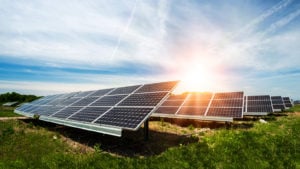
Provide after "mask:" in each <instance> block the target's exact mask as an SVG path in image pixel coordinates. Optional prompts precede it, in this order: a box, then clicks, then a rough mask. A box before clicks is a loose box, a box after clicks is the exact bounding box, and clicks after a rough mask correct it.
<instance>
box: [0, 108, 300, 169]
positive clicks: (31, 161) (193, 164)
mask: <svg viewBox="0 0 300 169" xmlns="http://www.w3.org/2000/svg"><path fill="white" fill-rule="evenodd" d="M1 123H2V124H1V125H0V168H5V169H10V168H42V169H48V168H49V169H55V168H58V169H63V168H74V169H75V168H78V169H79V168H94V169H96V168H124V169H130V168H156V169H160V168H174V169H177V168H178V169H185V168H199V169H201V168H212V169H213V168H220V169H227V168H230V169H232V168H233V169H234V168H237V169H240V168H257V169H260V168H299V167H300V153H299V151H300V141H299V140H300V130H299V129H300V114H299V113H289V116H287V117H278V118H277V120H274V121H269V122H268V123H259V122H254V127H252V128H250V129H220V130H216V131H213V132H207V133H206V134H203V136H201V138H200V139H199V141H198V142H196V143H191V144H188V145H178V146H177V147H173V148H169V149H168V150H166V151H165V152H163V153H162V154H160V155H156V156H151V157H138V156H134V157H120V156H114V155H111V154H109V153H106V152H104V151H103V150H101V145H98V146H94V151H88V152H82V151H80V148H79V147H77V146H74V143H72V144H70V143H67V142H66V141H65V140H64V136H63V135H61V134H60V133H58V132H56V131H49V130H47V129H46V128H43V127H41V126H39V125H34V123H32V122H27V123H25V122H23V121H17V120H11V121H4V122H1ZM191 130H192V129H191ZM191 137H195V136H191ZM162 141H163V140H162ZM112 144H113V143H112ZM72 145H73V146H72ZM133 151H134V148H133Z"/></svg>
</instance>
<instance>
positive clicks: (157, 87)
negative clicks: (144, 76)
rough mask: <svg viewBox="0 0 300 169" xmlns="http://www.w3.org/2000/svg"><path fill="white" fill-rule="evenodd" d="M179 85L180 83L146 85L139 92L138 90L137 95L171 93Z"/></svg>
mask: <svg viewBox="0 0 300 169" xmlns="http://www.w3.org/2000/svg"><path fill="white" fill-rule="evenodd" d="M177 83H178V81H172V82H162V83H153V84H146V85H144V86H143V87H141V88H140V89H139V90H137V91H136V93H146V92H156V91H170V90H172V89H173V88H174V86H176V84H177Z"/></svg>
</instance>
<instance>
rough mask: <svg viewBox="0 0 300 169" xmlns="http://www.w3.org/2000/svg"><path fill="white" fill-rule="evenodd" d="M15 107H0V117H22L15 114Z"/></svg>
mask: <svg viewBox="0 0 300 169" xmlns="http://www.w3.org/2000/svg"><path fill="white" fill-rule="evenodd" d="M14 109H15V108H14V107H3V106H0V117H18V116H20V115H18V114H16V113H14Z"/></svg>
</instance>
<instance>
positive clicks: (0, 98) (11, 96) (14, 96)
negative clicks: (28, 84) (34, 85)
mask: <svg viewBox="0 0 300 169" xmlns="http://www.w3.org/2000/svg"><path fill="white" fill-rule="evenodd" d="M38 98H40V97H38V96H35V95H23V94H19V93H16V92H7V93H4V94H0V102H2V103H5V102H15V101H17V102H19V103H23V102H31V101H33V100H36V99H38Z"/></svg>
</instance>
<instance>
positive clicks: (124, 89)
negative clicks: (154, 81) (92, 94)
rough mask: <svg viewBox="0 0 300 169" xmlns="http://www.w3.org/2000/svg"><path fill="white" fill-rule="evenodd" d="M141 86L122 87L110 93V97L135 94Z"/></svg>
mask: <svg viewBox="0 0 300 169" xmlns="http://www.w3.org/2000/svg"><path fill="white" fill-rule="evenodd" d="M139 87H140V85H136V86H128V87H120V88H117V89H115V90H114V91H112V92H111V93H109V95H116V94H129V93H132V92H134V91H135V90H136V89H137V88H139Z"/></svg>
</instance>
